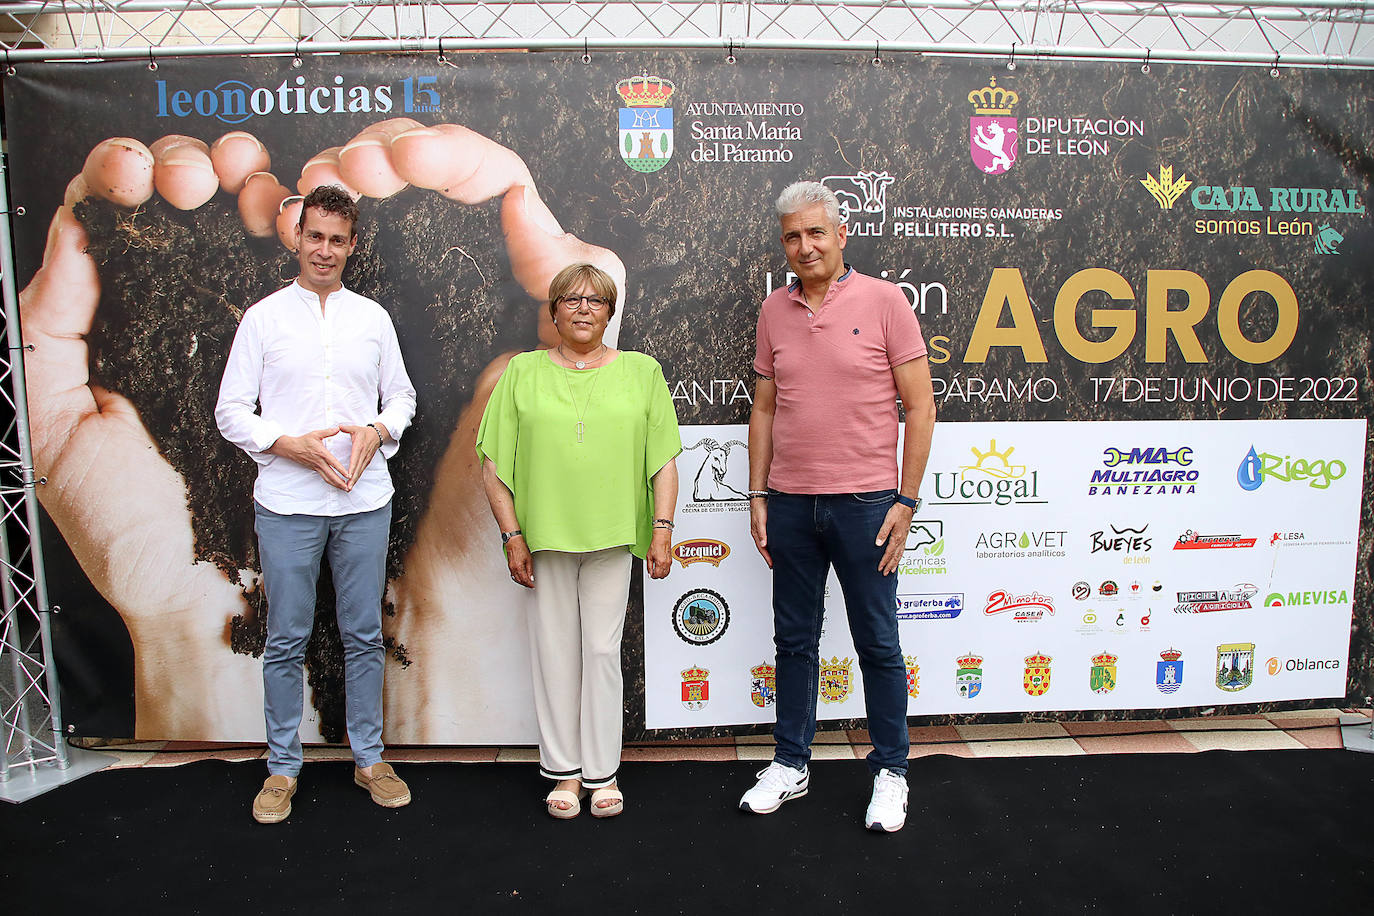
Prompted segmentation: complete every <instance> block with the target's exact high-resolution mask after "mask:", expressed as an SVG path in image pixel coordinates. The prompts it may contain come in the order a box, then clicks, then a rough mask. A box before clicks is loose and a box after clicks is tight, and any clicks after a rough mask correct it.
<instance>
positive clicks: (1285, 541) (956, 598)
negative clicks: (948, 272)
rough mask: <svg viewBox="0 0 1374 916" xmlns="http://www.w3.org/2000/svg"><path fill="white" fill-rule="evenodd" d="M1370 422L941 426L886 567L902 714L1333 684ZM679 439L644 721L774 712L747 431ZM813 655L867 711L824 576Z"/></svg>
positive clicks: (850, 706) (1263, 696)
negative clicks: (894, 557) (672, 521)
mask: <svg viewBox="0 0 1374 916" xmlns="http://www.w3.org/2000/svg"><path fill="white" fill-rule="evenodd" d="M1365 425H1366V421H1364V420H1233V421H1197V420H1195V421H1136V422H1101V423H1092V422H1064V423H950V424H940V425H937V428H936V432H935V441H934V446H933V449H932V452H931V457H930V463H929V466H928V468H927V471H926V476H925V480H924V482H923V485H922V488H921V495H922V497H923V498H924V504H923V506H922V508H921V511H920V512H918V513H917V516H916V518H915V520H914V521H913V525H912V531H911V533H910V534H909V536H908V539H907V545H906V546H907V550H906V551H905V553H904V555H903V563H902V567H901V570H900V571H899V575H900V577H901V578H900V581H899V585H898V596H899V604H900V607H899V610H898V614H899V624H900V628H901V638H902V648H903V651H904V653H905V654H906V656H907V660H908V684H909V686H910V690H909V691H908V692H909V693H910V694H911V697H910V700H909V704H908V711H909V713H910V714H912V715H935V714H947V713H979V712H1011V711H1033V710H1077V709H1148V708H1175V707H1186V706H1210V705H1214V704H1224V703H1255V702H1264V701H1271V700H1294V699H1306V698H1317V697H1337V696H1344V693H1345V677H1346V665H1347V661H1348V654H1349V643H1350V622H1351V595H1352V593H1353V586H1354V579H1355V548H1356V540H1357V537H1358V532H1359V527H1358V526H1359V500H1360V493H1361V489H1362V483H1363V481H1362V473H1363V472H1362V468H1363V466H1364V448H1365ZM682 438H683V445H684V447H685V451H684V452H683V455H682V456H681V457H680V458H679V459H678V462H679V472H680V475H681V477H682V488H681V495H680V498H679V506H678V514H677V519H678V521H677V529H676V542H675V552H676V553H677V554H679V555H680V556H679V559H677V560H676V561H675V563H674V569H673V573H672V574H671V575H670V576H669V577H668V578H667V579H664V580H659V581H653V580H646V582H645V600H644V604H645V678H646V684H645V694H646V696H645V704H646V708H645V712H646V725H647V726H648V727H649V728H672V727H690V726H705V725H736V724H747V723H763V722H771V721H772V720H773V706H772V703H773V695H772V687H773V684H772V681H771V676H772V671H771V670H770V669H769V667H768V666H771V665H772V664H773V661H774V658H773V642H772V608H771V574H770V573H769V571H768V569H767V567H766V566H765V565H764V563H763V560H762V559H761V558H760V557H759V555H758V552H757V551H756V550H755V549H754V545H753V541H752V539H751V538H750V536H749V514H748V508H747V501H746V500H745V499H744V498H743V491H745V490H746V489H747V484H748V479H747V474H748V456H747V453H746V449H745V447H744V444H743V443H744V441H745V440H746V438H747V429H746V428H745V427H743V426H696V427H684V428H683V431H682ZM1108 481H1110V482H1108ZM821 656H822V660H823V665H824V663H826V662H833V663H834V664H833V665H831V666H830V667H829V668H828V669H823V672H822V697H821V700H822V701H821V702H820V704H819V715H820V717H821V718H822V719H843V718H852V717H862V716H863V715H864V705H863V687H862V683H861V677H860V674H859V668H858V661H857V657H856V656H855V653H854V650H853V646H852V643H851V642H850V638H849V632H848V626H847V623H846V621H845V617H844V602H843V599H842V597H841V595H840V589H839V586H838V583H837V582H836V580H835V579H834V576H833V574H832V575H831V578H830V583H829V587H828V592H827V598H826V625H825V628H824V631H823V635H822V637H821ZM846 671H847V673H848V676H847V677H846ZM1046 673H1048V685H1047V686H1046V685H1045V683H1044V679H1045V675H1046Z"/></svg>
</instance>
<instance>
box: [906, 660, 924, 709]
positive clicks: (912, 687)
mask: <svg viewBox="0 0 1374 916" xmlns="http://www.w3.org/2000/svg"><path fill="white" fill-rule="evenodd" d="M902 661H904V662H905V663H906V695H907V696H909V697H911V698H912V699H913V700H914V699H916V697H918V696H920V694H921V666H920V665H918V664H916V656H914V655H903V656H902Z"/></svg>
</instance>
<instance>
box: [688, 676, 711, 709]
mask: <svg viewBox="0 0 1374 916" xmlns="http://www.w3.org/2000/svg"><path fill="white" fill-rule="evenodd" d="M710 676H711V672H710V671H709V670H707V669H706V668H702V667H700V666H696V667H692V668H688V669H686V670H685V671H683V672H682V705H683V706H686V707H687V708H688V709H691V710H697V709H701V708H703V707H704V706H705V705H706V703H707V701H709V700H710V699H711V682H710V680H708V678H710Z"/></svg>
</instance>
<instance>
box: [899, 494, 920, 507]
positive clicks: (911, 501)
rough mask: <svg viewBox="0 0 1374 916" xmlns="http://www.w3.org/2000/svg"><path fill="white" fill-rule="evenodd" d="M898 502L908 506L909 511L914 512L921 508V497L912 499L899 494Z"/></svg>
mask: <svg viewBox="0 0 1374 916" xmlns="http://www.w3.org/2000/svg"><path fill="white" fill-rule="evenodd" d="M897 502H899V503H901V504H902V505H904V506H906V507H907V508H908V509H911V510H913V511H914V510H917V509H920V508H921V497H919V496H918V497H916V498H915V499H912V498H911V497H910V496H903V495H902V494H900V493H898V494H897Z"/></svg>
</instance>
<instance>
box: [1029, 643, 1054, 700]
mask: <svg viewBox="0 0 1374 916" xmlns="http://www.w3.org/2000/svg"><path fill="white" fill-rule="evenodd" d="M1052 661H1054V659H1053V658H1051V657H1050V656H1048V655H1046V654H1045V653H1043V652H1037V653H1035V654H1034V655H1027V656H1026V676H1025V679H1024V680H1023V681H1022V686H1023V687H1024V688H1025V690H1026V693H1027V694H1028V695H1029V696H1033V697H1038V696H1042V695H1043V694H1044V693H1045V691H1047V690H1049V689H1050V662H1052Z"/></svg>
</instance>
